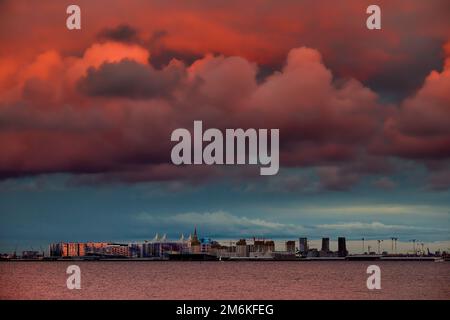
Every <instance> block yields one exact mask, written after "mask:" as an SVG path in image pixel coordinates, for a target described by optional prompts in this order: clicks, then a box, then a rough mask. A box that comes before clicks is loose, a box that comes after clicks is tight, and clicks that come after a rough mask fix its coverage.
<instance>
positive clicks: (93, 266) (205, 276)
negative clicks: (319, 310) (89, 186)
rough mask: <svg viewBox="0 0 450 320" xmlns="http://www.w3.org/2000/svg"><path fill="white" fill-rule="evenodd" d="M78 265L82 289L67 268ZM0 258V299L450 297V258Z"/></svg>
mask: <svg viewBox="0 0 450 320" xmlns="http://www.w3.org/2000/svg"><path fill="white" fill-rule="evenodd" d="M70 264H77V265H78V266H79V267H80V268H81V286H82V288H81V290H69V289H67V287H66V279H67V277H68V275H67V274H66V268H67V266H69V265H70ZM370 264H371V263H370V262H353V261H352V262H344V261H323V262H322V261H320V262H319V261H317V262H295V261H280V262H271V261H268V262H243V261H240V262H170V261H151V262H135V261H123V262H122V261H119V262H116V261H114V262H112V261H106V262H0V283H1V286H0V298H1V299H450V263H449V262H441V263H435V262H397V261H396V262H392V261H391V262H387V261H383V262H376V263H375V264H377V265H378V266H379V267H380V268H381V287H382V289H381V290H374V291H370V290H368V289H367V287H366V280H367V277H368V275H367V274H366V268H367V266H369V265H370Z"/></svg>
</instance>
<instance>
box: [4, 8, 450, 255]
mask: <svg viewBox="0 0 450 320" xmlns="http://www.w3.org/2000/svg"><path fill="white" fill-rule="evenodd" d="M76 2H77V4H78V5H79V6H80V7H81V13H82V30H78V31H69V30H67V28H66V27H65V20H66V17H67V15H66V13H65V11H66V7H67V5H68V4H69V3H66V2H65V1H46V0H43V1H22V0H18V1H8V0H6V1H5V0H4V1H0V43H1V50H0V147H1V152H0V249H2V250H11V248H13V247H15V246H16V245H17V246H22V247H29V246H31V245H33V244H35V245H36V244H42V243H48V242H50V241H68V240H71V241H86V240H119V239H120V240H130V241H131V240H139V239H141V240H143V239H148V238H150V237H151V236H152V234H153V233H154V232H160V233H167V234H169V235H171V236H175V235H178V234H179V233H182V232H183V233H185V234H186V233H189V232H191V231H192V229H193V227H194V226H197V227H198V228H199V230H200V231H201V235H205V236H212V237H217V238H219V237H220V238H230V237H241V236H242V237H252V236H265V237H283V238H286V237H295V238H297V237H298V236H303V235H304V236H308V237H313V238H314V237H316V238H317V237H321V236H330V237H335V236H337V235H344V236H347V237H349V238H355V239H357V238H361V237H363V236H364V237H368V238H374V239H376V238H380V237H386V238H387V237H391V236H398V237H399V238H401V239H402V240H404V241H408V239H412V238H415V239H421V240H422V241H437V240H450V237H449V231H450V219H449V218H450V22H449V19H448V13H449V12H450V5H449V3H448V1H445V0H431V1H408V2H407V3H405V2H404V1H397V0H394V1H392V0H391V1H375V2H374V1H361V0H346V1H341V2H339V4H335V3H334V2H331V1H289V0H285V1H229V0H228V1H138V0H135V1H108V2H107V3H106V2H100V1H99V2H95V3H94V2H93V1H81V0H80V1H76ZM374 3H377V4H379V5H380V7H381V9H382V30H377V31H369V30H367V28H366V27H365V20H366V17H367V15H366V13H365V11H366V8H367V6H368V5H369V4H374ZM194 120H202V121H203V125H204V127H213V128H220V129H225V128H244V129H245V128H278V129H280V165H281V168H280V171H279V173H278V174H277V175H275V176H270V177H269V176H259V169H258V168H255V167H253V166H231V167H230V166H226V167H220V166H179V167H177V166H174V165H172V164H171V162H170V150H171V148H172V146H173V143H172V142H171V141H170V134H171V132H172V131H173V130H174V129H176V128H188V129H191V128H192V126H193V121H194Z"/></svg>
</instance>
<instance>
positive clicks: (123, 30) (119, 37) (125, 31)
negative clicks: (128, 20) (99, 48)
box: [97, 24, 140, 43]
mask: <svg viewBox="0 0 450 320" xmlns="http://www.w3.org/2000/svg"><path fill="white" fill-rule="evenodd" d="M97 38H98V39H99V40H112V41H118V42H125V43H138V42H139V41H140V39H139V36H138V32H137V30H136V29H135V28H133V27H131V26H129V25H126V24H122V25H119V26H117V27H115V28H106V29H103V30H102V31H100V32H99V34H98V35H97Z"/></svg>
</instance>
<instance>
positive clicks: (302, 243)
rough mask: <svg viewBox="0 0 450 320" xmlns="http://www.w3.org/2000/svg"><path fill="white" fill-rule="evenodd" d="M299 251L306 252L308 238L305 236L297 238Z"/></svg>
mask: <svg viewBox="0 0 450 320" xmlns="http://www.w3.org/2000/svg"><path fill="white" fill-rule="evenodd" d="M298 249H299V251H300V253H301V254H306V253H307V252H308V239H307V238H300V239H299V247H298Z"/></svg>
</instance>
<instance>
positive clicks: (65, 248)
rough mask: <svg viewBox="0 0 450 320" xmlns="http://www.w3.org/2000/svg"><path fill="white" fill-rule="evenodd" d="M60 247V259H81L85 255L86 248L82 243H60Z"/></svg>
mask: <svg viewBox="0 0 450 320" xmlns="http://www.w3.org/2000/svg"><path fill="white" fill-rule="evenodd" d="M60 246H61V256H62V257H82V256H84V255H85V254H86V248H85V244H84V243H78V242H68V243H65V242H62V243H61V244H60Z"/></svg>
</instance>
